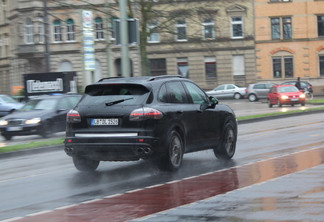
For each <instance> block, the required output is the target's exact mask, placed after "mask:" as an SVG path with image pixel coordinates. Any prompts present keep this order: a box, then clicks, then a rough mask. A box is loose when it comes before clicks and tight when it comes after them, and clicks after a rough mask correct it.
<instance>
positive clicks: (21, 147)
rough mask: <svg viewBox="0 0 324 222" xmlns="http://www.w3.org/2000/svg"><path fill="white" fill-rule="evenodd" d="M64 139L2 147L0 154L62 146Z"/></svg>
mask: <svg viewBox="0 0 324 222" xmlns="http://www.w3.org/2000/svg"><path fill="white" fill-rule="evenodd" d="M63 141H64V138H61V139H55V140H48V141H39V142H35V141H33V142H30V143H25V144H17V145H13V146H4V147H0V153H7V152H13V151H18V150H25V149H32V148H37V147H45V146H54V145H60V144H63Z"/></svg>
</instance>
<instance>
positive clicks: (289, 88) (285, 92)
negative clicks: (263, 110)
mask: <svg viewBox="0 0 324 222" xmlns="http://www.w3.org/2000/svg"><path fill="white" fill-rule="evenodd" d="M268 104H269V107H270V108H271V107H272V105H278V106H279V107H281V106H282V105H291V106H294V105H295V104H301V105H302V106H305V94H304V93H302V92H301V91H299V89H297V87H296V86H293V85H276V86H272V87H271V88H270V91H269V93H268Z"/></svg>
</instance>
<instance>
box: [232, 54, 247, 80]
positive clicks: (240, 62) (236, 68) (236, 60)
mask: <svg viewBox="0 0 324 222" xmlns="http://www.w3.org/2000/svg"><path fill="white" fill-rule="evenodd" d="M232 59H233V75H234V76H244V75H245V65H244V64H245V63H244V55H233V58H232Z"/></svg>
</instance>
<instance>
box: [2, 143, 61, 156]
mask: <svg viewBox="0 0 324 222" xmlns="http://www.w3.org/2000/svg"><path fill="white" fill-rule="evenodd" d="M57 150H62V151H63V150H64V145H63V144H62V145H54V146H45V147H37V148H31V149H26V150H17V151H13V152H7V153H0V159H4V158H11V157H17V156H26V155H30V154H39V153H47V152H52V151H57Z"/></svg>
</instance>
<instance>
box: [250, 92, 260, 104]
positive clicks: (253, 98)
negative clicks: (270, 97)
mask: <svg viewBox="0 0 324 222" xmlns="http://www.w3.org/2000/svg"><path fill="white" fill-rule="evenodd" d="M248 98H249V100H250V102H255V101H258V97H257V96H256V95H255V94H253V93H252V94H250V95H249V97H248Z"/></svg>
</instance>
